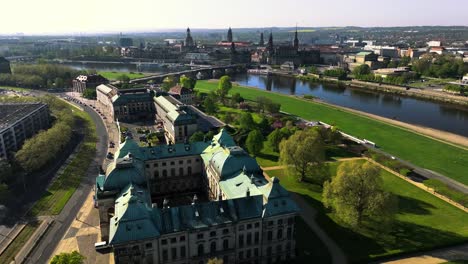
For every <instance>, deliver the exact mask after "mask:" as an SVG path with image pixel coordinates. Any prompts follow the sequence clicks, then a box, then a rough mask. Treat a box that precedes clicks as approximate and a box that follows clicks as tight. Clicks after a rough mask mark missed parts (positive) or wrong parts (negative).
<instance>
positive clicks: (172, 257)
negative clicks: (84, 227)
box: [95, 129, 299, 264]
mask: <svg viewBox="0 0 468 264" xmlns="http://www.w3.org/2000/svg"><path fill="white" fill-rule="evenodd" d="M95 198H96V203H97V207H98V210H99V215H100V226H101V237H102V239H103V240H105V241H107V242H108V243H109V245H110V246H111V247H112V248H113V250H114V256H115V263H180V264H182V263H197V264H198V263H206V262H207V260H208V259H210V258H214V257H217V258H219V259H222V260H223V261H224V263H275V262H282V261H287V260H288V259H290V258H293V257H294V256H295V248H296V247H295V239H294V234H295V219H296V217H297V215H298V211H299V208H298V207H297V205H296V204H295V203H294V202H293V200H292V199H291V198H290V196H289V193H288V192H287V191H286V190H285V189H284V188H283V187H282V186H281V185H280V183H279V180H278V179H276V178H273V179H269V178H266V177H265V176H264V175H263V172H262V170H261V168H260V166H259V165H258V164H257V162H256V161H255V159H253V158H252V157H250V156H249V155H248V153H246V152H245V151H244V150H243V149H242V148H240V147H239V146H237V145H236V144H235V142H234V140H233V139H232V137H231V136H230V135H229V134H228V133H227V132H226V131H225V130H224V129H223V130H221V132H220V133H219V134H217V135H216V136H215V137H214V138H213V140H211V141H205V142H194V143H178V144H173V145H160V146H153V147H139V146H138V144H136V142H135V141H134V140H133V139H131V138H127V139H126V141H125V142H124V143H122V144H121V145H120V146H119V150H118V151H117V152H116V154H115V159H114V161H113V162H112V163H111V164H110V165H109V167H108V168H107V171H106V173H105V174H103V175H99V176H98V177H97V179H96V194H95Z"/></svg>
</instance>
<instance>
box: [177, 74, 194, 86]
mask: <svg viewBox="0 0 468 264" xmlns="http://www.w3.org/2000/svg"><path fill="white" fill-rule="evenodd" d="M196 84H197V80H196V79H193V78H190V77H187V76H185V75H183V76H182V77H180V86H182V87H184V88H189V89H193V88H195V85H196Z"/></svg>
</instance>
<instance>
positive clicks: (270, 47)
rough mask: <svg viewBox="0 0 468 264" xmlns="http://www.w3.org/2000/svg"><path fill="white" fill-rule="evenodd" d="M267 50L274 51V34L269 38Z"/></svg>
mask: <svg viewBox="0 0 468 264" xmlns="http://www.w3.org/2000/svg"><path fill="white" fill-rule="evenodd" d="M267 49H268V50H270V51H273V33H272V32H270V37H269V38H268V44H267Z"/></svg>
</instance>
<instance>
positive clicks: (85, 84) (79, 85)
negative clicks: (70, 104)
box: [72, 74, 109, 93]
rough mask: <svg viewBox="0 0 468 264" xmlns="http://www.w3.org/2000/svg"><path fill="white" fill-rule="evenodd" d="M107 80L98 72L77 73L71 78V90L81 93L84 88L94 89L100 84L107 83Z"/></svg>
mask: <svg viewBox="0 0 468 264" xmlns="http://www.w3.org/2000/svg"><path fill="white" fill-rule="evenodd" d="M108 83H109V80H107V79H106V78H104V77H102V76H101V75H99V74H90V75H79V76H78V77H76V78H75V79H74V80H73V87H72V92H76V93H83V92H84V90H86V89H96V87H98V86H99V85H101V84H108Z"/></svg>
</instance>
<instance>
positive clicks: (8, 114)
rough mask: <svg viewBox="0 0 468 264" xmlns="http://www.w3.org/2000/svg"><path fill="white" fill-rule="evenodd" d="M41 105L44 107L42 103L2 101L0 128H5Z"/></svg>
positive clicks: (0, 106)
mask: <svg viewBox="0 0 468 264" xmlns="http://www.w3.org/2000/svg"><path fill="white" fill-rule="evenodd" d="M42 107H46V104H43V103H20V104H17V103H2V104H0V130H3V129H4V128H7V127H9V126H11V125H13V124H15V123H16V122H18V121H19V120H21V119H23V118H24V117H26V116H28V115H29V114H30V113H31V112H33V111H36V110H38V109H40V108H42Z"/></svg>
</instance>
